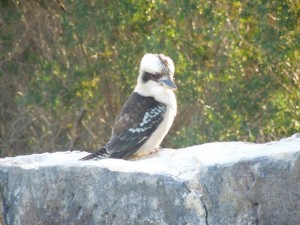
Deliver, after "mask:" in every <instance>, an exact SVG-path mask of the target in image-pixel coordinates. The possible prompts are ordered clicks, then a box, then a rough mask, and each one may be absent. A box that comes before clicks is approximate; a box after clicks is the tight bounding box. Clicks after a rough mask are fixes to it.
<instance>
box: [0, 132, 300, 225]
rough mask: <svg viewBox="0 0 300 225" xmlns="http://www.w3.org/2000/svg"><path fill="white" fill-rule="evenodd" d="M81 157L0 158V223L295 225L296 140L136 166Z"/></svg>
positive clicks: (224, 147)
mask: <svg viewBox="0 0 300 225" xmlns="http://www.w3.org/2000/svg"><path fill="white" fill-rule="evenodd" d="M86 154H87V153H85V152H57V153H52V154H49V153H45V154H36V155H30V156H18V157H14V158H4V159H0V194H1V195H0V202H1V204H0V210H1V212H2V213H1V215H0V224H3V225H10V224H14V225H28V224H35V225H37V224H41V225H47V224H49V225H55V224H65V225H70V224H74V225H75V224H76V225H77V224H78V225H79V224H80V225H83V224H89V225H92V224H109V225H111V224H115V225H117V224H120V225H124V224H130V225H132V224H159V225H162V224H170V225H173V224H200V225H202V224H203V225H207V224H209V225H226V224H228V225H235V224H237V225H243V224H247V225H248V224H249V225H252V224H253V225H256V224H260V225H277V224H278V225H284V224H286V225H294V224H295V225H298V224H300V135H298V134H296V135H293V136H292V137H290V138H287V139H283V140H281V141H279V142H270V143H266V144H251V143H241V142H231V143H230V142H228V143H210V144H204V145H199V146H193V147H189V148H185V149H179V150H167V149H166V150H164V151H162V152H160V153H158V154H156V155H153V156H152V157H150V158H144V159H140V160H137V161H124V160H116V159H105V160H102V161H77V159H79V158H81V157H83V156H85V155H86Z"/></svg>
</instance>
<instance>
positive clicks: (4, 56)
mask: <svg viewBox="0 0 300 225" xmlns="http://www.w3.org/2000/svg"><path fill="white" fill-rule="evenodd" d="M0 28H1V29H0V149H1V154H0V156H1V157H4V156H12V155H17V154H29V153H33V152H45V151H50V152H51V151H58V150H68V149H69V150H74V149H80V150H86V151H94V150H95V149H96V148H97V147H99V146H101V145H103V144H105V143H106V141H107V140H108V139H109V137H110V133H111V128H112V125H113V122H114V118H115V116H116V114H117V113H118V111H119V109H120V107H121V106H122V104H123V103H124V102H125V101H126V99H127V96H128V95H129V94H130V93H131V91H132V90H133V88H134V86H135V83H136V78H137V75H138V67H139V63H140V59H141V57H142V56H143V54H144V53H146V52H155V53H156V52H161V53H164V54H166V55H169V56H171V58H173V60H174V61H175V65H176V82H177V84H178V87H179V90H178V92H177V97H178V105H179V111H178V116H177V118H176V122H175V124H174V125H173V127H172V129H171V131H170V132H169V134H168V136H167V137H166V139H165V140H164V142H163V145H162V146H164V147H173V148H179V147H184V146H189V145H195V144H201V143H205V142H210V141H234V140H240V141H253V142H265V141H271V140H276V139H280V138H282V137H285V136H288V135H291V134H293V133H295V132H297V131H298V132H299V129H300V117H299V116H300V115H299V114H300V112H299V107H300V92H299V87H300V63H299V62H300V4H299V1H292V0H283V1H265V0H254V1H250V0H246V1H237V0H232V1H225V0H216V1H209V0H208V1H207V0H200V1H199V0H197V1H196V0H195V1H177V0H171V1H165V0H159V1H137V0H131V1H106V0H102V1H96V0H87V1H75V0H56V1H44V0H26V1H25V0H20V1H16V0H10V1H8V0H1V1H0Z"/></svg>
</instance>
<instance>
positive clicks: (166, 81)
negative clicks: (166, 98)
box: [158, 76, 177, 90]
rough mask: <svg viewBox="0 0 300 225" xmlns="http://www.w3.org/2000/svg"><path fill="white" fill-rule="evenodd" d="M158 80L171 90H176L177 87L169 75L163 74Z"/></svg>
mask: <svg viewBox="0 0 300 225" xmlns="http://www.w3.org/2000/svg"><path fill="white" fill-rule="evenodd" d="M158 82H159V83H160V84H161V85H163V86H164V87H166V88H169V89H171V90H177V87H176V85H175V83H174V81H173V80H171V78H170V77H169V76H163V77H162V78H160V79H159V80H158Z"/></svg>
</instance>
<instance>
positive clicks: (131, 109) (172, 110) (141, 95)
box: [82, 54, 177, 160]
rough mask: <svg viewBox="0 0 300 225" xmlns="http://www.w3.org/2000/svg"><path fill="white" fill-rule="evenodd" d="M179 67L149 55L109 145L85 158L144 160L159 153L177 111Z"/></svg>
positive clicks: (160, 57) (167, 60)
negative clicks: (176, 67) (177, 72)
mask: <svg viewBox="0 0 300 225" xmlns="http://www.w3.org/2000/svg"><path fill="white" fill-rule="evenodd" d="M174 72H175V66H174V63H173V61H172V59H171V58H170V57H168V56H165V55H163V54H145V55H144V56H143V58H142V61H141V65H140V70H139V76H138V79H137V85H136V87H135V89H134V91H133V92H132V94H131V95H130V96H129V98H128V100H127V102H126V103H125V105H124V106H123V107H122V109H121V111H120V114H119V115H118V116H117V118H116V120H115V124H114V127H113V130H112V135H111V138H110V140H109V142H108V143H107V144H106V145H105V146H103V147H102V148H100V149H99V150H98V151H97V152H96V153H92V154H89V155H87V156H86V157H84V158H82V160H89V159H103V158H119V159H127V158H129V157H141V156H144V155H149V154H151V153H153V152H155V151H157V150H158V148H159V145H160V143H161V142H162V140H163V139H164V137H165V136H166V134H167V133H168V131H169V129H170V127H171V125H172V123H173V120H174V117H175V115H176V112H177V103H176V97H175V94H174V90H176V89H177V87H176V85H175V84H174Z"/></svg>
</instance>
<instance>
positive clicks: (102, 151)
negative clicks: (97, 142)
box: [80, 148, 110, 161]
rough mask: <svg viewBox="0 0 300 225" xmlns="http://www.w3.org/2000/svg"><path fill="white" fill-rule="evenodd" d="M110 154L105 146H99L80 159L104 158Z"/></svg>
mask: <svg viewBox="0 0 300 225" xmlns="http://www.w3.org/2000/svg"><path fill="white" fill-rule="evenodd" d="M109 156H110V154H108V153H107V151H106V149H105V148H100V149H99V150H98V151H97V152H95V153H91V154H89V155H87V156H85V157H83V158H81V159H80V160H82V161H85V160H98V159H106V158H109Z"/></svg>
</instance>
